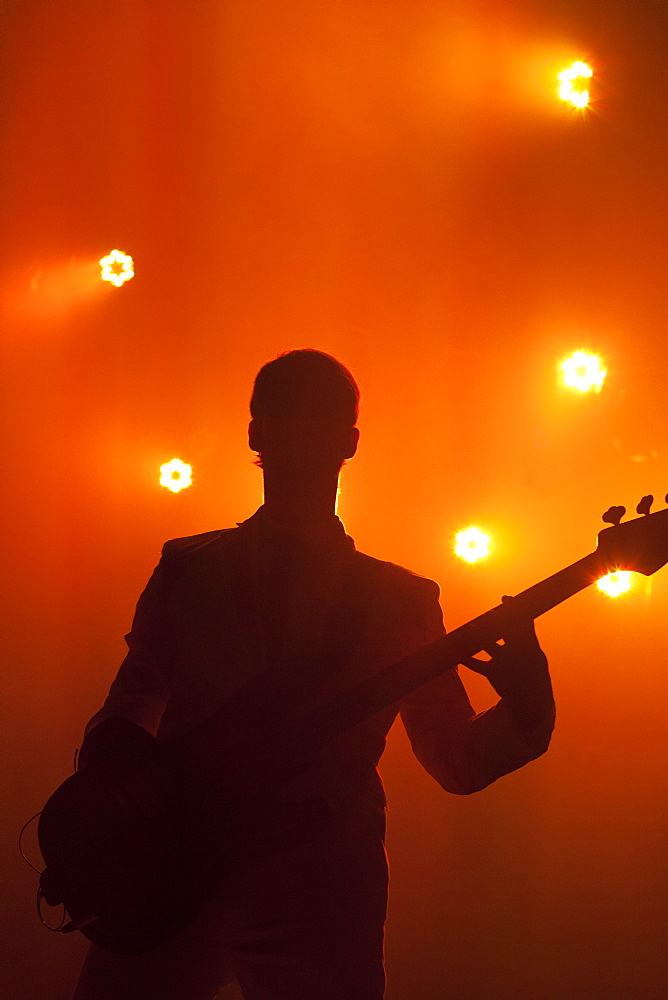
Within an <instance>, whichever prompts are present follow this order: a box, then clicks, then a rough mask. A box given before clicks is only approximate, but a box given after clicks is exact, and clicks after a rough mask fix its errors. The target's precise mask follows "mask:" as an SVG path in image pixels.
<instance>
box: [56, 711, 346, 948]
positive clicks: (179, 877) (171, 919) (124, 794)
mask: <svg viewBox="0 0 668 1000" xmlns="http://www.w3.org/2000/svg"><path fill="white" fill-rule="evenodd" d="M218 724H219V717H218V716H213V717H212V718H211V719H210V720H207V721H206V722H205V723H204V724H203V727H202V730H201V732H200V737H201V739H202V740H204V741H205V742H206V735H207V729H215V728H217V726H218ZM191 740H192V735H189V737H188V739H187V740H186V741H184V742H182V743H180V744H179V743H177V744H174V745H169V744H166V745H158V744H156V746H155V748H154V753H153V754H151V755H150V759H149V761H148V762H147V763H140V764H135V765H133V767H132V768H120V767H110V766H109V764H101V763H91V764H89V765H87V766H86V767H84V768H82V769H81V770H79V771H76V772H75V773H74V774H73V775H71V776H70V777H69V778H67V780H66V781H64V782H63V784H62V785H61V786H60V787H59V788H58V789H56V791H55V792H54V793H53V795H52V796H51V798H50V799H49V800H48V802H47V803H46V805H45V806H44V808H43V809H42V813H41V816H40V820H39V824H38V839H39V844H40V848H41V851H42V856H43V858H44V861H45V864H46V867H45V869H44V871H43V872H42V875H41V878H40V892H41V895H42V896H43V898H44V899H45V900H46V902H47V903H49V904H50V905H52V906H56V905H59V904H63V905H64V907H65V910H66V911H67V914H68V915H69V917H70V921H69V923H68V924H66V925H65V927H63V928H62V930H63V931H65V932H69V931H74V930H80V931H81V932H82V934H84V935H85V936H86V937H87V938H88V939H89V940H90V941H92V942H93V943H94V944H96V945H99V947H101V948H104V949H106V950H107V951H111V952H116V953H119V954H138V953H140V952H144V951H149V950H150V949H152V948H155V947H157V946H158V945H160V944H162V943H164V942H165V941H167V940H169V938H171V937H172V936H173V935H174V934H176V933H177V932H178V931H179V930H181V928H182V927H184V926H186V924H188V923H189V922H190V921H191V920H192V918H193V917H194V916H195V914H196V913H197V912H198V911H199V910H200V909H201V907H202V906H203V904H204V903H205V902H206V900H207V899H208V898H209V897H210V896H211V895H212V894H213V893H214V892H216V891H217V890H221V889H223V890H224V886H225V879H226V874H227V872H228V871H229V866H230V864H234V863H236V862H238V861H240V860H243V859H246V858H249V857H257V856H258V855H263V854H267V853H271V852H273V851H276V850H280V849H281V848H284V847H286V846H287V845H295V844H298V843H300V842H302V841H304V840H306V839H308V838H309V837H312V836H313V835H315V834H317V832H318V831H320V830H322V829H323V827H324V826H325V825H326V824H327V822H328V821H329V811H328V809H327V806H326V803H325V802H324V800H322V799H317V798H314V799H308V800H305V801H301V802H298V803H289V804H288V803H282V802H280V801H275V800H274V799H272V797H271V796H270V794H269V792H268V791H267V788H266V785H265V784H264V783H263V782H262V781H261V780H259V779H258V778H257V775H256V776H255V780H253V777H252V775H251V774H248V775H247V776H246V778H245V779H244V780H243V782H242V783H243V785H244V788H245V790H244V791H243V792H240V791H239V786H240V782H239V777H238V775H237V779H236V781H235V782H227V783H225V781H224V779H223V778H222V777H221V775H220V773H218V775H217V776H218V783H217V784H214V782H213V781H212V775H214V774H216V773H217V772H219V771H220V770H222V769H219V768H217V766H216V764H217V760H216V758H215V756H211V757H210V758H209V761H208V763H209V767H208V768H207V769H203V768H202V767H201V760H200V758H199V755H194V756H193V758H190V757H189V755H188V754H187V753H186V752H185V745H184V744H187V743H188V742H190V741H191ZM175 750H177V751H178V753H177V754H175V752H174V751H175ZM176 757H178V762H177V760H176V759H175V758H176ZM137 776H139V777H140V779H141V780H140V781H139V782H137V781H136V780H135V779H136V778H137ZM152 785H153V786H154V789H155V795H151V790H152V789H151V786H152ZM165 785H167V786H168V787H169V788H170V792H169V794H165V791H164V789H165ZM129 788H130V789H134V792H133V794H129V793H128V789H129ZM137 788H139V794H138V793H137ZM232 788H234V791H232V790H231V789H232ZM138 800H139V801H141V802H142V805H137V801H138ZM151 800H153V802H154V803H156V804H155V805H154V806H150V805H149V804H148V803H149V802H150V801H151Z"/></svg>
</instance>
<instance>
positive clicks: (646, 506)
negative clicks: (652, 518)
mask: <svg viewBox="0 0 668 1000" xmlns="http://www.w3.org/2000/svg"><path fill="white" fill-rule="evenodd" d="M653 503H654V497H653V496H652V494H651V493H649V494H648V495H647V496H646V497H643V498H642V500H641V501H640V503H639V504H638V506H637V507H636V513H638V514H649V512H650V508H651V506H652V504H653Z"/></svg>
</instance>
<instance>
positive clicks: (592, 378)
mask: <svg viewBox="0 0 668 1000" xmlns="http://www.w3.org/2000/svg"><path fill="white" fill-rule="evenodd" d="M561 370H562V372H563V379H564V385H567V386H569V387H570V388H571V389H577V390H578V391H579V392H588V391H589V390H590V389H593V390H594V392H600V391H601V387H602V386H603V382H604V381H605V376H606V375H607V374H608V373H607V370H606V369H605V368H604V367H603V365H602V363H601V359H600V358H597V357H596V355H595V354H586V353H585V352H584V351H576V352H575V354H572V355H571V357H570V358H567V359H566V360H565V361H563V362H562V364H561Z"/></svg>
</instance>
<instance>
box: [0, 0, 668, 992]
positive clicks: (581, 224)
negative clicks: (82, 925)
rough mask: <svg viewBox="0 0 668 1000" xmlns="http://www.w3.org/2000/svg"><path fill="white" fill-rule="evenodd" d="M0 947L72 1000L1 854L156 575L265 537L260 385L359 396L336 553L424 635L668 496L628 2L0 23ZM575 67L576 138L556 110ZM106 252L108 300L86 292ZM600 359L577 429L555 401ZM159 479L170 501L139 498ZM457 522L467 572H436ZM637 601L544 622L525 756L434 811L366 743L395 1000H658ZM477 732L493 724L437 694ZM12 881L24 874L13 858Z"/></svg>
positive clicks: (11, 5) (38, 9)
mask: <svg viewBox="0 0 668 1000" xmlns="http://www.w3.org/2000/svg"><path fill="white" fill-rule="evenodd" d="M2 17H3V22H4V25H3V27H4V56H3V69H2V86H3V93H4V99H3V112H2V113H3V118H4V124H3V140H4V145H3V155H2V164H1V166H2V185H1V189H0V197H1V198H2V212H3V232H4V247H3V259H4V266H3V276H2V286H1V288H0V304H1V306H2V311H3V330H4V333H3V338H4V347H3V362H2V379H3V383H4V385H3V393H2V407H3V411H4V412H3V417H4V421H5V424H4V426H5V430H4V434H3V460H2V466H1V467H2V482H3V487H2V498H3V503H4V509H5V513H4V518H3V524H4V532H3V535H4V540H3V545H2V560H3V573H2V595H3V600H2V608H3V638H2V651H3V664H4V665H3V687H4V692H5V693H4V698H3V702H2V731H3V733H4V738H5V741H6V742H5V746H4V751H3V754H2V767H3V771H4V775H3V778H4V798H5V805H4V807H3V818H2V849H1V853H0V856H1V858H2V866H3V869H4V873H3V876H2V885H3V896H4V899H5V904H6V906H5V921H4V922H5V933H4V934H3V943H2V949H3V954H1V955H0V969H1V970H2V971H1V972H0V978H1V979H2V980H6V983H3V984H2V986H1V989H0V992H1V993H2V995H3V997H4V996H7V997H11V998H12V1000H33V998H34V1000H38V998H39V1000H41V998H42V997H48V998H50V1000H66V998H67V997H68V996H69V992H70V990H71V987H72V983H73V980H74V978H75V975H76V969H77V967H78V964H79V962H80V959H81V955H82V953H83V943H82V941H81V940H80V939H79V940H77V939H76V936H73V937H72V938H63V939H61V938H59V937H57V936H55V935H49V934H48V932H47V931H45V930H43V929H42V927H41V926H40V925H39V923H38V921H37V917H36V916H35V914H34V905H33V894H34V891H35V889H36V876H35V875H34V873H32V872H30V870H29V869H27V868H26V867H25V866H24V865H23V862H21V860H20V858H19V857H18V854H17V851H16V837H17V833H18V829H19V828H20V826H21V824H22V823H23V822H24V820H25V819H27V818H28V817H29V816H30V815H31V814H32V813H33V812H35V811H36V810H37V809H38V808H39V807H40V806H41V805H42V804H43V802H44V801H45V799H46V797H47V796H48V795H49V794H50V792H51V791H52V790H53V789H54V788H55V786H56V785H57V784H58V783H59V782H60V781H61V780H63V778H64V777H65V776H66V775H67V774H68V773H69V771H70V768H71V756H72V752H73V749H74V747H75V746H77V745H78V744H79V742H80V739H81V731H82V728H83V725H84V723H85V721H86V720H87V719H88V718H89V716H90V715H91V714H92V713H93V712H94V711H95V710H96V709H97V707H98V706H99V704H100V702H101V700H102V698H103V697H104V694H105V693H106V689H107V687H108V685H109V683H110V681H111V679H112V677H113V675H114V673H115V671H116V669H117V666H118V663H119V662H120V659H121V657H122V655H123V648H124V647H123V642H122V637H123V634H124V633H125V632H126V631H127V630H128V628H129V623H130V620H131V615H132V611H133V607H134V603H135V601H136V598H137V596H138V594H139V592H140V591H141V589H142V587H143V585H144V583H145V581H146V579H147V577H148V575H149V573H150V571H151V569H152V567H153V565H154V564H155V562H156V561H157V557H158V553H159V549H160V546H161V544H162V542H163V541H164V540H165V539H166V538H169V537H174V536H177V535H184V534H190V533H194V532H198V531H204V530H208V529H211V528H215V527H226V526H230V525H232V524H234V522H236V521H238V520H241V519H243V518H244V517H246V516H248V515H249V514H250V513H252V511H253V510H254V509H255V507H256V506H257V505H258V504H259V502H260V500H261V479H260V473H259V472H258V470H257V469H256V468H254V466H253V464H252V456H251V454H250V452H249V451H248V449H247V446H246V440H245V427H246V422H247V404H248V398H249V395H250V388H251V383H252V379H253V377H254V375H255V373H256V371H257V369H258V368H259V366H260V365H261V364H262V363H263V362H264V361H266V360H268V359H269V358H270V357H273V356H275V355H276V354H277V353H279V352H280V351H283V350H287V349H290V348H294V347H304V346H310V347H316V348H319V349H322V350H325V351H329V352H331V353H333V354H334V355H336V356H337V357H339V358H340V359H341V360H342V361H343V362H344V363H346V364H348V365H349V366H350V367H351V369H352V370H353V372H354V374H355V375H356V377H357V378H358V380H359V383H360V385H361V388H362V393H363V401H362V415H361V421H360V427H361V432H362V444H361V447H360V450H359V453H358V456H357V457H356V458H355V459H354V461H353V462H351V463H350V466H349V467H348V468H347V469H346V470H345V471H344V475H343V480H342V493H341V501H340V514H341V516H342V517H343V519H344V521H345V523H346V526H347V528H348V531H349V532H350V533H351V534H352V535H353V536H354V538H355V539H356V541H357V544H358V547H359V548H361V549H363V550H365V551H368V552H371V553H372V554H374V555H377V556H379V557H381V558H386V559H390V560H393V561H395V562H399V563H402V564H404V565H408V566H409V567H411V568H412V569H414V570H415V571H417V572H419V573H423V574H425V575H428V576H431V577H433V578H435V579H436V580H438V581H439V583H440V584H441V586H442V589H443V597H442V602H443V606H444V610H445V620H446V624H447V625H448V627H454V626H455V625H458V624H460V623H461V622H463V621H465V620H467V619H468V618H469V617H472V616H473V615H476V614H479V613H480V612H481V611H483V610H485V609H486V608H487V607H489V606H491V605H493V604H496V603H497V602H498V600H499V596H500V595H501V594H502V593H513V592H516V591H518V590H521V589H523V588H524V587H526V586H528V585H529V584H531V583H533V582H534V581H536V580H538V579H540V578H542V577H544V576H546V575H548V574H550V573H552V572H554V571H555V570H557V569H559V568H560V567H561V566H563V565H566V564H567V563H570V562H573V561H574V560H575V559H578V558H579V557H580V556H582V555H584V554H585V553H586V552H588V551H590V550H591V548H592V547H593V545H594V540H595V534H596V532H597V531H598V530H599V528H600V527H601V526H602V525H601V522H600V515H601V513H602V512H603V511H604V510H605V509H606V508H607V507H608V506H609V505H610V504H612V503H623V504H625V505H626V506H627V507H629V508H630V509H632V508H633V507H634V506H635V504H636V503H637V501H638V500H639V499H640V497H641V496H642V495H643V494H645V493H649V492H653V493H655V494H657V497H658V499H659V500H661V501H662V500H663V491H665V490H666V489H668V477H666V476H665V474H664V470H665V456H666V453H667V450H668V435H667V432H666V420H665V393H666V380H667V376H668V371H667V368H666V348H665V320H666V294H665V290H666V280H665V251H666V244H665V223H666V195H665V163H666V127H665V126H666V121H665V109H666V106H667V98H668V94H667V85H666V76H665V44H666V37H667V33H666V32H667V29H668V12H667V8H666V6H665V4H664V3H662V2H660V0H643V3H637V4H631V3H621V2H615V0H610V2H608V3H606V4H605V5H602V4H599V3H595V2H594V0H581V2H578V3H571V2H567V0H561V2H559V0H541V2H539V0H514V2H512V3H511V2H509V0H467V2H464V0H461V2H459V0H447V2H446V0H432V2H430V0H385V2H381V0H327V2H325V3H321V2H318V0H312V2H298V3H295V2H291V0H273V2H272V0H225V2H218V3H214V2H204V0H202V2H193V3H174V2H168V3H165V4H156V3H149V2H147V0H135V2H130V0H118V2H116V3H115V4H113V5H109V4H104V5H103V4H96V3H90V2H84V0H59V3H57V4H54V3H52V2H49V0H31V2H30V3H20V2H17V0H14V2H11V0H10V2H7V3H6V4H5V5H4V6H3V14H2ZM575 59H585V60H587V61H589V62H590V63H591V64H592V65H593V66H594V68H595V76H594V80H593V83H592V86H591V92H592V105H591V107H590V109H589V110H588V111H586V112H584V113H581V112H579V111H576V110H574V109H573V108H571V107H570V106H569V105H566V104H564V103H563V102H561V101H559V100H558V99H557V98H556V96H555V93H556V85H557V84H556V74H557V72H558V71H559V70H560V69H563V68H564V67H565V66H568V65H570V64H571V63H572V62H573V61H574V60H575ZM113 247H118V248H119V249H121V250H124V251H126V252H128V253H130V254H132V255H133V257H134V260H135V264H136V278H135V279H134V280H133V281H131V282H130V283H128V284H127V285H126V286H124V287H123V288H121V289H115V288H113V287H112V286H111V285H107V284H104V285H103V284H102V283H100V282H99V280H98V274H99V268H97V267H96V262H97V261H98V260H99V258H100V257H101V256H103V255H104V254H106V253H108V252H109V251H110V250H111V249H112V248H113ZM579 348H584V349H591V350H594V351H596V352H598V353H600V354H601V355H602V356H603V358H604V359H605V362H606V364H607V367H608V371H609V375H608V379H607V381H606V383H605V386H604V389H603V391H602V392H601V393H600V395H593V396H591V397H589V396H581V395H579V394H575V393H567V392H565V391H564V390H562V389H560V388H559V387H558V385H557V381H556V364H557V362H558V361H559V360H560V359H561V358H562V357H563V356H565V355H567V354H569V353H571V352H572V351H573V350H576V349H579ZM175 455H178V456H179V457H180V458H182V459H183V460H184V461H186V462H190V463H191V464H192V466H193V469H194V477H195V482H194V485H193V487H192V488H191V489H189V490H186V491H184V492H183V493H181V494H178V495H173V494H171V493H169V492H168V491H167V490H165V489H162V488H161V487H160V486H159V485H158V482H157V470H158V467H159V465H160V464H162V463H163V462H165V461H168V460H169V459H171V458H172V457H174V456H175ZM470 523H475V524H478V525H479V526H480V527H483V528H485V529H486V530H488V531H489V532H490V533H491V534H492V536H493V538H494V542H495V548H494V551H493V554H492V556H491V557H490V558H489V560H487V561H486V562H485V563H484V564H479V565H473V566H469V565H465V564H463V563H461V562H459V561H457V560H456V559H455V558H454V557H453V555H452V551H451V541H452V536H453V534H454V532H456V531H458V530H459V529H461V528H463V527H467V526H468V525H469V524H470ZM667 597H668V573H666V572H665V571H664V572H663V573H661V572H659V573H658V574H657V575H656V576H655V577H652V578H650V580H649V581H648V582H647V581H645V580H644V578H643V580H642V581H641V582H640V584H639V585H636V587H635V588H634V590H633V591H632V592H631V593H630V594H629V595H628V596H627V597H625V598H621V599H619V600H618V601H616V602H615V601H611V600H610V599H608V598H606V597H605V596H603V595H602V594H600V593H598V592H597V591H595V590H590V591H587V592H585V593H584V594H580V595H578V596H577V597H575V598H574V599H573V600H571V601H569V602H568V603H567V604H564V605H562V606H560V607H559V608H558V609H556V610H554V611H552V612H551V613H550V614H549V615H548V616H546V617H545V618H544V619H542V620H541V621H540V622H539V635H540V637H541V640H542V642H543V645H544V647H545V649H546V651H547V653H548V655H549V658H550V662H551V665H552V668H553V676H554V684H555V689H556V695H557V699H558V708H559V718H558V728H557V731H556V733H555V736H554V740H553V745H552V748H551V750H550V751H549V753H548V754H547V756H545V757H544V758H542V759H541V760H540V761H538V762H535V763H533V764H531V765H529V766H528V767H527V768H525V769H524V770H522V771H520V772H518V773H516V774H513V775H511V776H508V777H506V778H504V779H502V780H501V781H499V782H498V783H497V784H496V785H494V786H492V787H491V788H489V789H488V790H486V791H484V792H481V793H479V794H477V795H475V796H473V797H468V798H462V799H459V798H456V797H453V796H448V795H446V794H445V793H443V792H442V791H441V790H440V789H439V788H438V787H437V786H436V785H435V784H434V782H433V781H432V780H431V779H430V778H429V777H428V776H427V775H426V774H424V772H422V771H421V770H420V768H419V766H418V765H417V763H416V762H415V760H414V759H413V758H412V756H411V755H410V752H409V748H408V745H407V742H406V738H405V735H404V733H403V731H400V730H398V729H395V730H393V732H392V734H391V738H390V744H389V748H388V751H387V754H386V756H385V758H384V767H383V774H384V777H385V780H386V784H387V788H388V795H389V799H390V808H391V811H390V833H389V851H390V855H391V860H392V894H391V901H390V916H389V922H388V947H387V964H388V975H389V988H388V1000H406V998H408V997H411V998H415V1000H445V998H450V997H452V998H456V1000H478V998H480V997H488V996H489V997H494V998H495V1000H566V998H568V1000H580V998H582V1000H610V998H620V1000H622V998H623V1000H629V998H632V1000H663V998H665V988H666V971H667V970H666V965H665V957H664V956H665V944H666V942H665V918H666V880H665V871H666V804H665V803H666V795H665V790H666V789H665V786H666V773H667V767H666V765H667V763H668V761H667V752H666V724H665V705H666V686H667V685H666V660H667V655H666V653H667V651H668V650H667V639H666V635H665V628H664V621H665V613H664V609H665V604H666V598H667ZM466 677H467V683H469V682H470V688H471V691H472V694H473V696H474V697H475V699H476V700H477V702H478V703H479V704H480V706H484V705H486V704H488V703H489V692H488V691H487V690H486V689H485V688H484V686H483V684H482V682H480V681H479V680H478V679H477V678H472V677H471V675H469V674H468V673H467V675H466ZM31 845H32V846H34V844H33V841H32V840H31V838H30V837H28V846H29V847H31Z"/></svg>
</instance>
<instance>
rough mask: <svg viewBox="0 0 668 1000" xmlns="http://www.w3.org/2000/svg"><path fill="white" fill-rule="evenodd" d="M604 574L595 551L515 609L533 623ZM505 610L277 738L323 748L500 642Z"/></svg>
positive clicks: (524, 595) (523, 597)
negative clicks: (424, 685)
mask: <svg viewBox="0 0 668 1000" xmlns="http://www.w3.org/2000/svg"><path fill="white" fill-rule="evenodd" d="M607 571H608V570H607V569H606V568H605V564H604V563H603V562H602V561H601V558H600V557H599V555H598V554H597V553H596V552H592V553H590V554H589V555H587V556H585V557H584V558H583V559H579V560H578V561H577V562H575V563H573V564H572V565H571V566H567V567H566V568H565V569H562V570H560V571H559V572H558V573H555V574H553V575H552V576H549V577H547V579H545V580H541V581H540V583H536V584H534V585H533V586H532V587H529V588H528V589H527V590H523V591H522V592H521V593H520V594H517V595H516V597H515V600H516V602H517V605H518V607H519V608H520V610H521V611H522V612H524V613H526V614H527V615H528V616H529V617H531V618H538V617H539V616H540V615H542V614H545V612H546V611H549V610H550V609H551V608H554V607H556V606H557V605H558V604H561V603H562V601H565V600H567V599H568V598H569V597H572V596H573V595H574V594H577V593H578V592H579V591H581V590H584V589H585V588H586V587H588V586H590V584H592V583H594V582H595V580H597V579H598V578H599V577H600V576H601V575H602V574H603V573H605V572H607ZM504 621H505V611H504V608H503V605H502V604H498V605H497V606H496V607H494V608H492V609H491V610H489V611H486V612H485V613H484V614H482V615H479V616H478V617H477V618H473V619H472V620H471V621H469V622H467V623H466V624H465V625H460V626H459V628H456V629H454V630H453V631H452V632H449V633H448V634H447V635H444V636H443V637H442V638H441V639H437V640H436V641H435V642H432V643H431V644H430V645H428V646H426V647H425V648H424V649H421V650H419V652H417V653H413V654H412V655H411V656H407V657H405V658H404V659H402V660H399V661H398V662H397V663H394V664H392V666H390V667H387V668H386V669H385V670H383V671H381V672H380V673H378V674H374V675H373V676H371V677H368V678H366V679H365V680H364V681H362V682H361V683H360V684H357V685H356V686H355V687H353V688H351V689H350V690H348V691H345V692H343V693H342V694H340V695H339V696H338V697H337V698H335V699H334V700H332V701H330V702H328V703H327V704H325V705H323V706H321V707H320V708H319V709H317V710H316V711H315V712H311V713H310V714H309V715H308V716H307V717H305V718H303V719H302V720H300V722H299V724H298V725H295V726H293V727H291V728H290V730H289V731H287V732H285V733H283V734H282V736H281V741H283V740H285V741H286V743H287V744H288V745H289V746H294V747H296V748H297V752H298V754H304V753H307V752H309V751H310V750H312V749H316V748H318V747H321V746H323V745H324V744H325V743H327V742H329V741H330V740H331V739H334V738H335V737H337V736H340V735H341V734H342V733H344V732H346V731H347V730H348V729H351V728H352V727H353V726H356V725H358V724H359V723H361V722H364V721H365V720H366V719H369V718H371V716H373V715H376V713H377V712H380V711H382V710H383V709H385V708H388V707H389V706H390V705H394V704H396V703H397V702H398V701H400V700H401V699H402V698H405V697H406V695H408V694H410V693H411V692H412V691H415V690H416V689H417V688H419V687H421V686H422V685H423V684H426V683H428V682H429V681H431V680H434V678H436V677H438V676H439V675H440V674H442V673H444V672H445V671H446V670H449V669H450V668H452V667H455V666H457V664H458V663H460V662H461V660H462V658H464V657H468V656H473V655H474V654H475V653H478V652H480V650H481V649H483V648H484V646H485V645H487V644H489V643H491V642H496V641H497V640H498V639H501V638H502V637H503V633H504Z"/></svg>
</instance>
